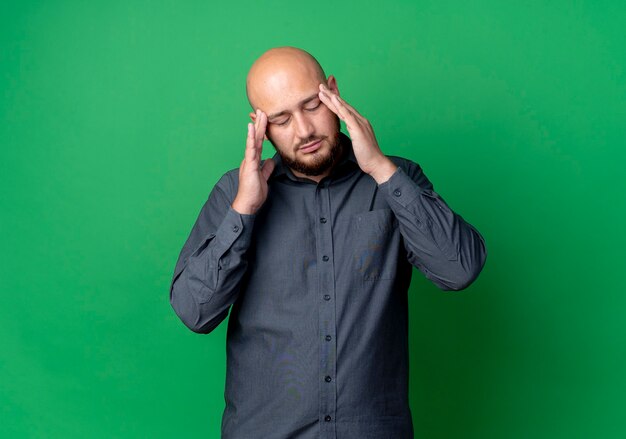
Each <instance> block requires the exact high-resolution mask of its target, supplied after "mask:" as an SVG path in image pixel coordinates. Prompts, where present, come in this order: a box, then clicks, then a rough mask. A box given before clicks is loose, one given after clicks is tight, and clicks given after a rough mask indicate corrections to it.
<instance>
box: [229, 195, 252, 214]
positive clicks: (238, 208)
mask: <svg viewBox="0 0 626 439" xmlns="http://www.w3.org/2000/svg"><path fill="white" fill-rule="evenodd" d="M230 207H232V208H233V210H234V211H235V212H237V213H238V214H240V215H252V214H254V213H255V212H256V209H255V208H253V207H251V206H246V205H245V204H244V203H242V202H240V201H239V200H237V198H236V197H235V200H234V201H233V204H231V206H230Z"/></svg>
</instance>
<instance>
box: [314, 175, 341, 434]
mask: <svg viewBox="0 0 626 439" xmlns="http://www.w3.org/2000/svg"><path fill="white" fill-rule="evenodd" d="M329 192H330V187H329V185H328V181H324V182H322V183H320V184H319V185H318V186H317V190H316V203H317V209H318V210H317V216H318V221H317V222H316V223H317V227H316V228H317V233H316V246H317V255H318V258H319V259H318V260H320V261H323V262H320V263H319V264H318V265H317V266H318V273H319V288H320V292H321V294H320V296H321V298H322V300H321V301H320V310H319V333H320V334H325V337H324V338H325V341H321V340H320V348H319V349H320V350H319V352H320V369H319V370H320V374H321V380H322V382H321V384H320V401H319V416H320V419H321V420H323V421H324V422H323V423H322V425H321V437H323V438H335V437H336V431H335V423H334V422H331V421H334V419H335V412H336V401H337V389H336V383H335V380H334V379H332V377H334V376H336V358H337V355H336V343H335V342H334V341H333V340H334V339H336V333H337V328H336V317H335V299H336V296H335V279H334V263H333V258H332V255H333V254H334V252H333V240H332V222H331V218H332V216H331V212H330V193H329Z"/></svg>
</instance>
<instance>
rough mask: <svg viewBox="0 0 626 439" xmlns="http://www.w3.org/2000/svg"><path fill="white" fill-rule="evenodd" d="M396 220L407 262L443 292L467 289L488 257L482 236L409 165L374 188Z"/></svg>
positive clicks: (420, 170)
mask: <svg viewBox="0 0 626 439" xmlns="http://www.w3.org/2000/svg"><path fill="white" fill-rule="evenodd" d="M378 187H379V189H380V190H381V191H382V193H383V194H385V197H386V198H387V200H388V202H389V205H390V206H391V209H392V210H393V212H394V214H395V215H396V218H397V219H398V227H399V229H400V233H401V235H402V237H403V239H404V245H405V248H406V250H407V258H408V260H409V262H410V263H411V264H412V265H413V266H415V267H417V268H418V269H419V270H420V271H421V272H422V273H424V275H425V276H426V277H427V278H428V279H429V280H430V281H431V282H433V283H434V284H435V285H436V286H437V287H439V288H440V289H442V290H462V289H464V288H467V287H468V286H469V285H470V284H471V283H472V282H473V281H474V280H475V279H476V278H477V277H478V275H479V273H480V272H481V270H482V268H483V266H484V264H485V260H486V258H487V250H486V247H485V241H484V239H483V237H482V236H481V235H480V233H479V232H478V231H477V230H476V229H475V228H474V227H473V226H472V225H470V224H469V223H467V222H466V221H465V220H464V219H463V218H462V217H461V216H460V215H458V214H457V213H455V212H454V211H452V209H450V207H449V206H448V205H447V204H446V202H445V201H444V200H443V199H442V198H441V197H440V196H439V194H437V193H436V192H435V191H434V190H433V185H432V183H431V182H430V181H429V180H428V178H427V177H426V175H425V174H424V173H423V171H422V169H421V167H420V166H419V165H418V164H417V163H414V162H412V161H410V160H406V161H404V162H403V163H402V164H401V166H398V169H397V170H396V172H395V173H394V174H393V175H392V176H391V177H390V178H389V179H388V180H387V181H385V182H383V183H381V184H379V185H378Z"/></svg>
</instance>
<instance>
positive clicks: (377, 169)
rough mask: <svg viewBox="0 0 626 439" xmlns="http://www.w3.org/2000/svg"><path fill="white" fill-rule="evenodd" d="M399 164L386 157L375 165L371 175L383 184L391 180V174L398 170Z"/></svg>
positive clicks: (378, 182)
mask: <svg viewBox="0 0 626 439" xmlns="http://www.w3.org/2000/svg"><path fill="white" fill-rule="evenodd" d="M397 169H398V166H397V165H396V164H394V163H393V162H392V161H391V160H389V158H387V157H386V156H384V158H383V159H382V160H381V161H380V162H379V163H378V164H376V166H374V170H373V171H372V172H370V173H369V175H370V176H371V177H372V178H373V179H374V180H375V181H376V183H377V184H382V183H384V182H386V181H387V180H389V179H390V178H391V176H392V175H393V174H394V173H395V172H396V170H397Z"/></svg>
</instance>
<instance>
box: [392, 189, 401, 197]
mask: <svg viewBox="0 0 626 439" xmlns="http://www.w3.org/2000/svg"><path fill="white" fill-rule="evenodd" d="M393 194H394V195H395V196H396V197H399V196H400V195H402V192H400V189H396V190H395V191H393Z"/></svg>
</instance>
